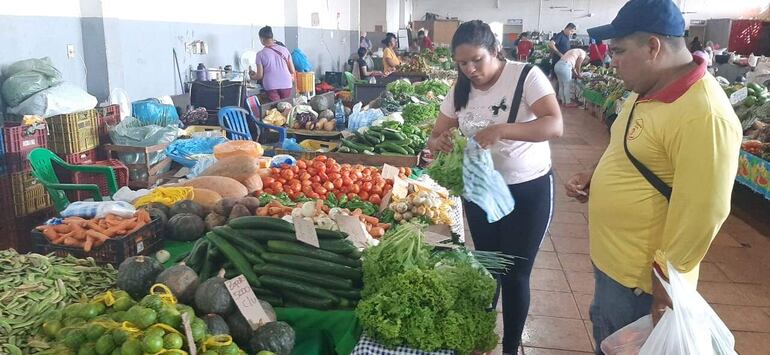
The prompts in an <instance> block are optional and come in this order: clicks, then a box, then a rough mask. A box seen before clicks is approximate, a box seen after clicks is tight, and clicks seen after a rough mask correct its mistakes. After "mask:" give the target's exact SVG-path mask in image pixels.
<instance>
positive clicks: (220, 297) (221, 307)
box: [195, 271, 235, 331]
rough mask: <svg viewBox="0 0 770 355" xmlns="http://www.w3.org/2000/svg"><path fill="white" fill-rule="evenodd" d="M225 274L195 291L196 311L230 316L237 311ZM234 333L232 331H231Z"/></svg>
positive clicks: (208, 281) (207, 281) (206, 282)
mask: <svg viewBox="0 0 770 355" xmlns="http://www.w3.org/2000/svg"><path fill="white" fill-rule="evenodd" d="M223 276H224V272H223V271H220V272H219V275H217V276H214V277H212V278H210V279H208V280H206V281H203V283H201V284H200V286H198V289H197V290H195V309H196V310H197V311H198V312H199V313H201V314H209V313H214V314H219V315H222V316H225V315H228V314H230V312H232V311H233V310H234V309H235V301H233V298H232V296H230V291H228V290H227V286H225V278H224V277H223ZM231 331H232V329H231Z"/></svg>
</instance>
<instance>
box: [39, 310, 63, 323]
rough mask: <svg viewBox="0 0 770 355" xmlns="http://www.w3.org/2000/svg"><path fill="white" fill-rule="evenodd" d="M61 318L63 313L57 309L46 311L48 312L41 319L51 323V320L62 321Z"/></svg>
mask: <svg viewBox="0 0 770 355" xmlns="http://www.w3.org/2000/svg"><path fill="white" fill-rule="evenodd" d="M63 316H64V312H62V311H61V310H58V309H57V310H51V311H48V312H47V313H46V314H45V315H44V316H43V319H47V320H49V321H52V320H58V321H60V320H62V317H63Z"/></svg>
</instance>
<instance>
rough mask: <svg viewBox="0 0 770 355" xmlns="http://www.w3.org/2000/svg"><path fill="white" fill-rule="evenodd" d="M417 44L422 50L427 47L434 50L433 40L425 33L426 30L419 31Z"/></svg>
mask: <svg viewBox="0 0 770 355" xmlns="http://www.w3.org/2000/svg"><path fill="white" fill-rule="evenodd" d="M417 44H418V45H419V46H420V51H422V50H423V49H426V48H427V49H430V50H433V41H431V39H430V37H428V35H427V34H425V30H419V31H417Z"/></svg>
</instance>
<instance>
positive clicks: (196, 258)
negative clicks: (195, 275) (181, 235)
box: [185, 238, 209, 272]
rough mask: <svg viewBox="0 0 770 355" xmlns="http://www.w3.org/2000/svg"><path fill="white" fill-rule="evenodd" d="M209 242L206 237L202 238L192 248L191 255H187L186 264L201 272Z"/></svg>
mask: <svg viewBox="0 0 770 355" xmlns="http://www.w3.org/2000/svg"><path fill="white" fill-rule="evenodd" d="M208 244H209V242H208V241H207V240H206V239H205V238H201V239H198V240H197V241H196V242H195V244H193V247H192V249H190V255H189V256H188V257H187V261H186V262H185V264H187V266H189V267H191V268H192V269H193V270H195V272H200V270H201V266H203V259H204V258H205V257H206V250H207V249H208Z"/></svg>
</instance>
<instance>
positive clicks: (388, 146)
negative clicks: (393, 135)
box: [380, 141, 409, 155]
mask: <svg viewBox="0 0 770 355" xmlns="http://www.w3.org/2000/svg"><path fill="white" fill-rule="evenodd" d="M380 146H381V147H382V148H383V149H385V150H387V151H390V152H393V153H401V154H404V155H408V154H409V153H408V152H407V151H406V150H404V148H402V147H400V146H398V145H395V144H393V143H390V142H387V141H386V142H385V143H382V144H380Z"/></svg>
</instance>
